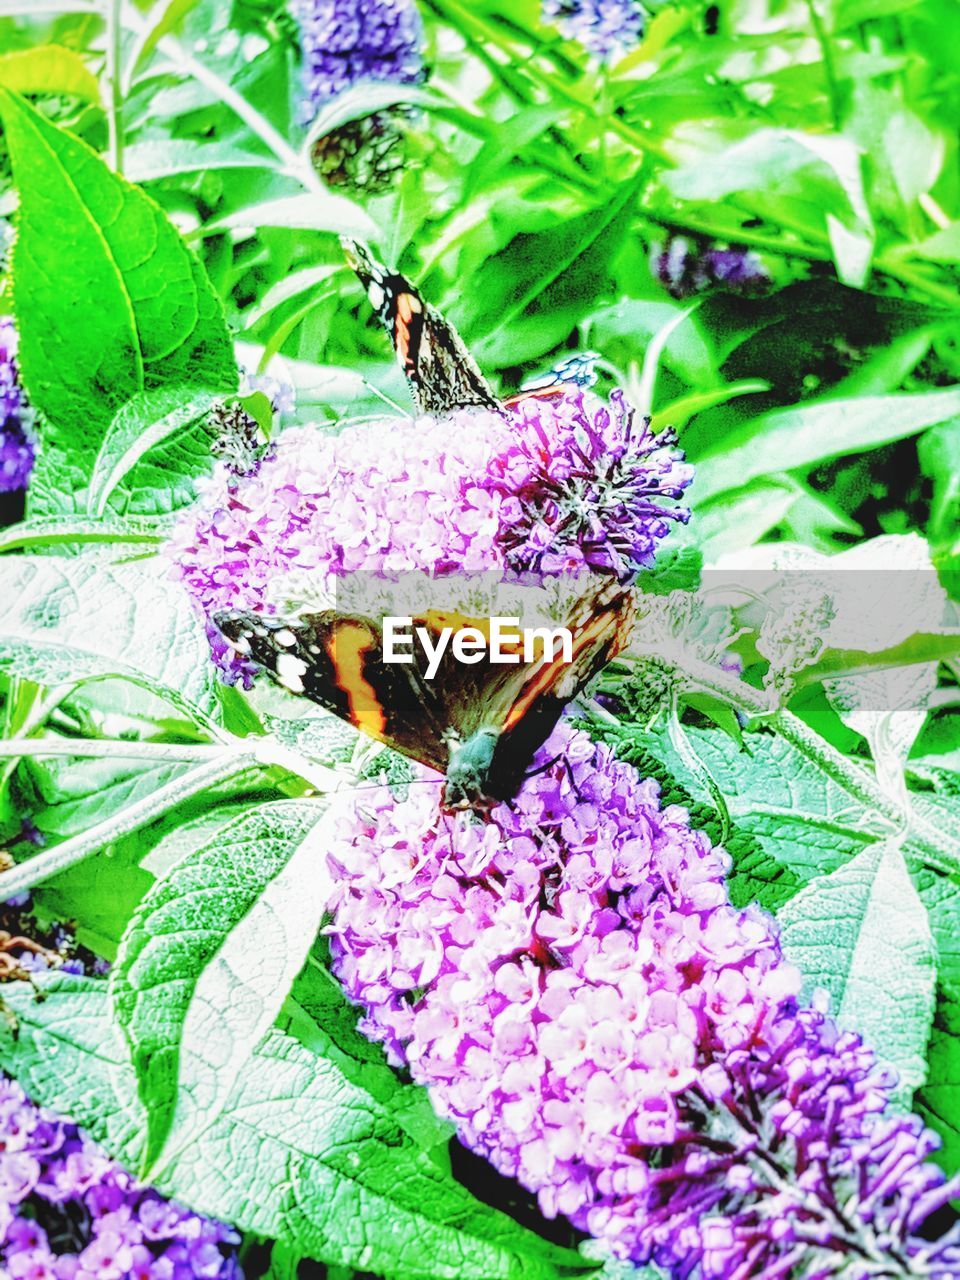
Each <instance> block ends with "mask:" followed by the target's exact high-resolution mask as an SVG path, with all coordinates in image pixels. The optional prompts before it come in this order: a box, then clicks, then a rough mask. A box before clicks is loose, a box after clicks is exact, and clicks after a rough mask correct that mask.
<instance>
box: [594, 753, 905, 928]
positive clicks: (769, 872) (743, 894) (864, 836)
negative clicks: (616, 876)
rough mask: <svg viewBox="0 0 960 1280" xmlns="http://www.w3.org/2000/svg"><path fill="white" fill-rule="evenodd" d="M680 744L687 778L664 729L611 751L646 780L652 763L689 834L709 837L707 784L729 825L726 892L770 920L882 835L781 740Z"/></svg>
mask: <svg viewBox="0 0 960 1280" xmlns="http://www.w3.org/2000/svg"><path fill="white" fill-rule="evenodd" d="M686 738H687V741H688V743H689V745H690V748H691V749H692V751H693V752H694V754H695V756H696V757H697V760H698V761H699V768H698V769H697V770H693V769H691V768H690V767H689V766H688V764H687V763H686V762H685V761H684V760H683V758H682V757H681V756H680V755H679V754H678V752H677V751H676V749H675V747H674V745H673V743H672V742H671V738H670V735H669V734H668V733H667V732H666V730H665V729H664V730H663V731H662V732H661V731H659V730H658V731H657V732H643V731H640V730H630V731H628V732H626V733H624V734H618V735H617V737H616V741H617V745H618V747H619V749H620V751H621V753H622V754H624V755H625V756H626V757H627V758H628V759H636V760H637V762H638V764H640V766H641V767H642V769H644V770H646V771H651V769H652V768H653V767H654V762H658V763H659V772H660V776H662V777H664V780H665V781H666V782H667V783H668V786H669V788H670V789H669V790H668V791H667V797H668V798H669V799H671V800H674V799H675V800H678V801H680V802H681V803H686V804H688V805H689V804H691V803H692V804H693V805H694V806H695V809H694V819H695V821H696V823H697V825H701V826H702V825H707V827H708V829H709V830H710V832H711V834H719V831H720V825H721V824H720V823H719V822H718V817H717V814H716V812H715V809H714V799H713V796H712V795H711V793H710V790H709V788H708V787H707V786H706V785H705V783H704V778H705V777H708V778H710V779H712V780H713V783H714V784H715V787H716V789H717V790H718V791H719V792H720V793H722V795H723V796H724V798H725V801H726V806H727V810H728V813H729V817H730V820H731V822H732V830H731V831H730V832H729V834H728V835H727V837H726V840H725V843H726V844H727V846H728V848H729V850H730V853H731V854H732V855H733V858H734V876H733V879H732V881H731V885H730V892H731V895H732V897H733V898H734V900H735V901H736V902H738V903H746V902H752V901H759V902H760V903H761V904H762V905H763V906H765V907H767V908H768V909H769V910H777V909H778V908H779V907H780V906H781V905H782V904H783V903H784V902H785V901H786V900H787V899H788V898H790V897H792V896H793V894H795V893H796V892H797V890H798V889H799V888H800V887H801V886H802V885H804V884H806V883H808V882H809V881H811V880H814V879H815V878H816V877H817V876H820V875H823V874H824V873H825V872H829V871H833V870H836V869H837V868H838V867H840V866H842V865H843V864H844V863H845V862H846V861H847V860H848V859H850V858H851V857H853V856H854V855H856V854H857V853H859V852H861V850H863V849H864V848H865V847H866V846H867V845H870V844H872V843H874V841H875V840H878V839H880V837H881V836H882V835H883V832H884V825H883V822H882V821H881V820H880V819H879V818H877V819H871V818H870V817H869V816H865V815H864V813H863V812H862V806H861V805H860V804H859V803H858V802H857V801H855V800H854V799H853V797H851V796H850V794H849V793H848V792H847V791H845V790H844V789H843V787H841V786H840V785H839V784H838V783H837V782H836V781H835V780H834V779H833V778H831V777H830V776H829V775H827V774H826V773H824V772H823V771H822V770H821V769H820V768H818V766H817V765H816V764H815V763H814V762H813V761H811V760H810V759H808V758H807V757H806V756H804V755H802V754H801V753H800V752H799V751H797V750H796V749H795V748H794V747H792V746H791V745H790V743H788V742H786V741H785V740H784V739H783V738H781V737H778V736H776V735H774V734H772V733H751V734H746V735H745V736H744V745H743V748H742V749H741V748H739V747H738V746H737V744H736V742H734V741H733V740H732V739H731V738H730V737H728V735H727V734H726V733H723V732H721V731H719V730H711V729H687V730H686ZM678 786H679V788H680V789H681V790H680V792H679V793H677V792H676V791H675V790H674V788H676V787H678Z"/></svg>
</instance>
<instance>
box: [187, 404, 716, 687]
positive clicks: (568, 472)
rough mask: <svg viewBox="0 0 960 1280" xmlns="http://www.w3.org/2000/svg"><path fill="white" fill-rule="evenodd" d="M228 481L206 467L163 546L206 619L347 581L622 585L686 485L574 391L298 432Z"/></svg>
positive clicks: (267, 607)
mask: <svg viewBox="0 0 960 1280" xmlns="http://www.w3.org/2000/svg"><path fill="white" fill-rule="evenodd" d="M373 441H375V447H373V448H372V447H371V443H372V442H373ZM235 472H236V468H235V465H234V463H233V462H231V461H223V462H221V463H219V464H218V466H217V468H216V471H215V473H214V475H213V477H212V479H211V480H210V481H209V483H208V484H207V487H206V489H205V491H204V493H203V495H202V498H201V500H200V502H199V504H198V506H197V507H195V508H194V509H192V510H191V511H189V512H187V513H186V514H185V515H184V517H183V518H182V519H181V521H180V523H179V524H178V526H177V528H176V530H175V532H174V535H173V538H172V540H171V542H170V544H169V545H168V549H167V550H168V555H169V556H170V557H171V558H172V560H173V561H174V563H175V566H176V568H175V573H176V574H177V576H179V577H180V578H181V579H182V581H183V583H184V585H185V586H186V588H187V590H188V592H189V593H190V595H191V596H192V597H193V599H194V601H195V602H196V604H197V606H198V608H199V610H200V611H201V613H202V614H203V616H204V617H205V618H207V619H211V618H212V617H213V615H214V614H215V613H217V612H218V611H219V610H221V609H231V608H244V609H248V610H253V611H254V612H259V613H269V612H271V610H272V608H273V605H274V603H275V602H276V601H277V599H278V598H280V597H281V596H282V594H283V584H284V582H287V581H288V582H291V583H294V582H295V581H296V580H297V579H301V578H302V577H303V575H304V574H308V575H311V576H312V577H313V578H314V580H315V581H316V582H317V585H318V588H320V587H322V588H323V589H324V590H325V591H326V592H327V593H328V594H332V593H333V592H334V590H335V587H336V583H337V582H338V581H339V580H342V579H343V578H345V577H347V576H348V575H350V574H353V573H357V572H366V573H372V574H376V575H379V576H382V577H387V578H389V577H395V576H396V575H398V574H401V573H404V572H408V571H413V570H427V571H429V572H430V573H431V574H433V575H435V576H440V575H445V574H456V573H465V574H470V573H478V572H484V571H491V572H499V573H501V574H504V575H510V574H513V575H520V574H523V573H526V572H529V571H531V570H533V571H535V572H536V573H537V574H539V575H540V576H541V577H545V576H551V575H559V574H562V573H572V572H576V571H577V570H580V569H583V568H590V569H594V570H599V571H601V572H609V573H611V574H614V575H616V576H618V577H622V576H627V575H628V574H629V573H630V572H632V571H633V570H634V569H636V568H639V567H641V566H644V565H648V564H649V563H650V562H651V561H652V558H653V554H654V548H655V546H656V543H657V542H658V541H659V540H660V539H661V538H663V537H664V535H665V534H666V533H667V531H668V529H669V522H670V520H671V519H683V518H685V515H686V513H685V512H684V511H682V510H681V509H678V508H676V507H675V506H674V502H675V500H676V499H677V498H679V497H680V495H681V494H682V492H683V489H684V488H685V486H686V485H687V484H689V482H690V479H691V476H692V470H691V468H689V467H687V466H686V465H685V464H684V463H683V461H682V456H681V455H680V454H679V453H677V452H676V451H675V450H674V449H673V448H672V447H671V442H670V440H669V438H667V437H654V436H653V435H652V434H651V432H650V431H649V429H648V427H647V426H646V425H644V424H640V423H638V422H637V421H636V419H635V417H634V415H633V413H632V412H631V411H629V410H628V409H627V407H626V404H625V402H624V400H623V398H622V396H621V395H620V394H619V393H618V392H614V393H613V395H612V396H611V399H610V404H609V406H608V405H607V404H606V403H605V402H604V401H603V400H602V399H601V398H600V397H598V396H596V395H594V394H593V393H591V392H589V391H584V390H580V389H578V390H574V391H571V392H568V393H566V394H564V395H563V396H559V397H550V398H546V399H544V398H540V397H537V396H529V397H526V398H524V399H521V400H520V401H519V402H517V403H516V404H515V405H513V406H512V407H511V408H510V409H508V410H505V411H504V412H503V413H502V414H501V413H496V412H488V411H483V410H481V411H478V410H473V409H469V410H461V411H460V412H459V413H457V414H454V415H452V416H451V417H448V418H442V419H438V418H431V417H423V418H418V419H405V420H396V419H394V420H390V421H388V422H385V423H380V424H376V425H374V426H365V427H352V428H350V427H348V428H346V429H344V430H342V431H341V432H340V433H339V434H337V435H334V434H332V433H330V432H328V431H323V430H321V429H319V428H317V427H296V428H292V429H290V430H287V431H285V432H283V433H282V434H281V435H280V436H279V437H278V439H277V441H276V443H275V445H273V446H272V447H271V450H270V451H269V452H268V453H267V454H266V455H265V456H263V457H262V458H261V459H260V460H259V461H258V463H257V466H256V467H255V468H253V469H252V472H251V474H248V475H244V476H238V475H237V474H236V473H235ZM296 594H297V592H296V589H294V588H292V589H291V591H290V597H291V598H293V597H295V596H296ZM212 638H213V636H212ZM215 643H217V644H218V645H219V646H220V647H219V649H218V650H217V652H216V654H215V657H216V660H217V662H218V665H219V666H220V667H221V670H224V671H225V673H226V674H227V677H228V678H230V679H235V680H236V679H239V680H244V682H246V680H247V679H248V678H249V668H248V667H241V666H240V665H239V660H235V659H234V658H233V657H231V656H230V655H229V653H228V652H227V650H226V647H225V646H224V645H223V642H222V640H220V641H215Z"/></svg>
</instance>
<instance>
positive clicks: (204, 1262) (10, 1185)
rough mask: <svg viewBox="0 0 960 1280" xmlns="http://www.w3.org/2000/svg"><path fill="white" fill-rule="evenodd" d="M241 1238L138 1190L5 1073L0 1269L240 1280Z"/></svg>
mask: <svg viewBox="0 0 960 1280" xmlns="http://www.w3.org/2000/svg"><path fill="white" fill-rule="evenodd" d="M238 1243H239V1237H238V1236H237V1234H236V1233H235V1232H234V1231H233V1230H232V1229H231V1228H229V1227H225V1226H222V1225H221V1224H219V1223H216V1222H211V1221H210V1220H209V1219H207V1218H202V1217H199V1216H198V1215H197V1214H195V1213H191V1212H190V1211H189V1210H188V1209H185V1208H183V1207H182V1206H180V1205H177V1204H174V1203H172V1202H171V1201H167V1200H164V1199H162V1198H161V1197H160V1196H159V1195H158V1194H157V1193H156V1192H154V1191H149V1190H144V1189H142V1188H138V1187H137V1186H136V1184H135V1183H134V1180H133V1179H132V1178H131V1177H130V1175H129V1174H127V1173H125V1172H124V1171H123V1170H122V1169H121V1168H120V1167H119V1166H118V1165H116V1164H114V1163H113V1161H111V1160H109V1159H108V1158H107V1157H106V1156H105V1155H103V1154H102V1153H101V1152H100V1150H99V1149H98V1148H97V1147H96V1146H95V1145H94V1144H93V1143H91V1142H90V1141H89V1139H88V1138H86V1137H85V1136H84V1135H83V1134H82V1133H81V1132H80V1131H79V1130H78V1129H77V1127H76V1126H75V1125H73V1124H70V1123H69V1122H68V1121H64V1120H59V1119H58V1118H57V1117H56V1116H54V1115H52V1114H51V1113H50V1112H48V1111H45V1110H43V1109H41V1108H40V1107H36V1106H34V1105H33V1103H31V1102H30V1101H29V1099H28V1098H27V1097H26V1095H25V1094H24V1092H23V1090H22V1089H21V1088H20V1086H19V1085H18V1084H16V1083H15V1082H14V1081H12V1080H7V1079H4V1078H2V1077H0V1264H2V1265H0V1274H2V1275H3V1276H4V1277H9V1280H241V1277H242V1272H241V1270H240V1266H239V1263H238V1262H237V1257H236V1245H237V1244H238Z"/></svg>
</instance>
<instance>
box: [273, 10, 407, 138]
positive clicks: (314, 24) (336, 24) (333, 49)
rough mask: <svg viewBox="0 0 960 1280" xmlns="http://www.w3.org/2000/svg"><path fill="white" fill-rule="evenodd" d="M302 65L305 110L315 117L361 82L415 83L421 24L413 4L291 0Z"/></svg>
mask: <svg viewBox="0 0 960 1280" xmlns="http://www.w3.org/2000/svg"><path fill="white" fill-rule="evenodd" d="M290 11H291V13H292V14H293V16H294V18H295V19H296V20H297V23H298V25H299V28H300V42H301V46H302V48H303V55H304V62H305V72H304V81H305V90H306V96H307V103H306V109H307V112H308V116H309V118H311V119H312V118H313V117H314V116H316V115H317V113H318V112H319V110H320V109H321V107H323V106H325V105H326V104H327V103H328V102H330V101H331V100H332V99H333V98H335V97H336V96H337V94H339V93H342V92H343V91H344V90H345V89H349V88H352V86H353V85H355V84H359V83H360V82H361V81H364V80H369V81H373V82H375V83H377V84H415V83H416V82H417V81H418V80H419V79H420V78H421V76H422V74H423V61H422V57H421V54H420V48H421V45H422V43H423V24H422V22H421V20H420V14H419V12H418V10H417V7H416V5H415V4H414V3H413V0H293V2H292V3H291V6H290Z"/></svg>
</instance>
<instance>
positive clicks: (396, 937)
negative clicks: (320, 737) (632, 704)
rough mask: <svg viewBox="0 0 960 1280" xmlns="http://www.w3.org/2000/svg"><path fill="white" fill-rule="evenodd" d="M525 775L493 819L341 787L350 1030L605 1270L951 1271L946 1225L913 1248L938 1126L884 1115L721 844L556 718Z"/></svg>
mask: <svg viewBox="0 0 960 1280" xmlns="http://www.w3.org/2000/svg"><path fill="white" fill-rule="evenodd" d="M550 762H553V763H550ZM539 763H540V764H541V765H546V766H547V767H544V768H542V771H541V772H539V773H537V774H535V775H534V776H531V777H530V778H529V779H528V781H527V782H526V783H525V785H524V786H523V788H522V789H521V791H520V793H519V795H518V796H517V798H516V800H515V802H513V803H512V804H510V805H501V806H499V807H497V808H496V809H494V811H493V812H492V814H491V815H490V819H489V820H488V821H485V822H484V821H480V820H476V819H472V818H471V817H470V816H469V815H462V814H461V815H457V816H456V817H451V816H450V815H445V814H443V813H441V812H440V811H439V810H438V808H437V804H436V793H435V791H434V789H433V788H428V787H423V788H419V787H414V788H411V792H410V798H409V799H407V800H406V801H404V802H403V803H400V804H398V803H397V802H396V801H395V800H394V799H393V798H392V796H391V795H390V794H389V792H388V791H387V790H386V789H384V791H383V793H382V794H381V793H375V794H374V797H373V798H372V799H371V798H370V796H369V795H366V794H365V795H363V796H359V797H358V798H357V799H356V801H355V803H354V807H353V809H352V812H351V813H350V814H349V815H347V816H346V817H345V818H344V821H343V825H342V828H341V831H340V835H339V839H338V840H337V841H336V843H335V844H334V845H333V847H332V848H331V849H330V853H329V857H330V860H331V865H332V867H333V869H334V870H335V873H336V879H337V884H338V889H337V897H336V900H335V914H334V920H333V923H332V925H331V927H330V933H331V940H332V941H331V946H332V956H333V966H334V970H335V972H336V974H337V975H338V977H339V978H340V980H341V981H342V983H343V985H344V987H345V989H346V991H347V993H348V995H349V996H350V998H351V999H353V1000H354V1001H355V1002H356V1003H358V1004H359V1005H361V1006H362V1008H363V1010H364V1014H363V1018H362V1022H361V1026H362V1029H363V1030H364V1031H365V1033H366V1034H368V1035H369V1036H370V1037H371V1038H373V1039H375V1040H377V1041H379V1042H381V1043H382V1044H383V1045H384V1046H385V1048H386V1050H387V1053H388V1056H389V1058H390V1060H391V1061H392V1062H393V1063H394V1064H397V1065H399V1064H404V1065H407V1066H408V1067H409V1069H410V1071H411V1073H412V1075H413V1077H414V1079H415V1080H416V1081H417V1082H419V1083H421V1084H423V1085H426V1086H427V1087H428V1089H429V1090H430V1092H431V1095H432V1098H433V1101H434V1104H435V1106H436V1107H437V1109H438V1110H439V1111H440V1112H441V1113H442V1114H443V1115H445V1116H448V1117H449V1118H451V1119H452V1120H453V1121H454V1122H455V1123H456V1125H457V1129H458V1132H459V1135H460V1137H461V1139H462V1140H463V1142H464V1143H465V1144H466V1145H467V1146H468V1147H470V1148H471V1149H472V1150H474V1151H476V1152H478V1153H480V1154H482V1155H484V1156H486V1157H487V1158H488V1159H489V1160H490V1161H491V1162H492V1163H493V1164H494V1166H495V1167H496V1168H497V1169H498V1170H500V1171H501V1172H502V1173H504V1174H506V1175H508V1176H511V1177H515V1178H517V1179H519V1181H520V1182H521V1183H523V1185H524V1186H526V1187H527V1188H529V1189H531V1190H533V1191H535V1192H536V1193H537V1196H538V1198H539V1202H540V1205H541V1207H542V1209H543V1212H544V1213H545V1214H547V1215H548V1216H553V1215H556V1214H564V1215H566V1216H567V1217H568V1218H569V1219H570V1220H571V1221H572V1222H573V1223H574V1224H575V1225H576V1226H578V1227H580V1228H582V1229H583V1230H585V1231H587V1232H589V1233H591V1234H593V1235H595V1236H598V1237H602V1238H604V1239H606V1240H607V1241H609V1242H610V1243H611V1244H612V1246H613V1247H614V1249H615V1251H616V1252H617V1253H618V1254H619V1255H620V1256H622V1257H625V1258H630V1259H632V1260H634V1261H637V1262H644V1261H648V1260H650V1259H651V1258H653V1259H655V1260H656V1261H657V1262H659V1263H660V1264H661V1265H663V1266H665V1267H667V1268H669V1269H670V1270H671V1272H672V1273H673V1274H675V1275H677V1276H683V1277H686V1276H690V1275H693V1274H701V1275H702V1276H704V1277H729V1278H730V1280H733V1278H734V1277H736V1278H737V1280H745V1278H746V1277H748V1276H749V1277H765V1278H766V1280H774V1277H786V1276H788V1275H790V1274H791V1267H792V1266H794V1265H795V1264H796V1262H797V1260H798V1259H801V1258H802V1259H803V1260H804V1262H805V1265H807V1266H808V1267H811V1268H812V1269H810V1270H806V1271H804V1274H805V1275H817V1276H821V1275H822V1276H824V1277H826V1276H834V1275H836V1276H841V1275H842V1276H845V1277H850V1280H853V1277H861V1276H864V1277H865V1276H866V1275H868V1274H870V1275H873V1274H878V1272H877V1271H876V1269H873V1270H871V1267H870V1264H871V1263H872V1262H875V1261H876V1260H877V1259H879V1260H880V1262H881V1263H884V1264H886V1263H888V1262H890V1261H891V1259H892V1260H894V1261H895V1262H896V1265H897V1266H900V1265H901V1264H903V1265H906V1263H907V1262H908V1261H909V1260H911V1259H914V1260H916V1261H917V1262H919V1261H921V1260H923V1262H924V1265H927V1264H929V1269H928V1270H927V1271H923V1272H918V1274H930V1275H937V1276H941V1277H944V1278H945V1277H947V1276H949V1275H955V1274H957V1272H956V1271H954V1270H951V1269H950V1268H953V1267H955V1266H956V1265H957V1263H958V1260H960V1247H958V1241H957V1239H954V1238H950V1239H948V1240H945V1241H941V1242H940V1243H939V1244H938V1245H936V1246H934V1245H932V1244H930V1243H929V1242H928V1241H925V1240H922V1239H920V1238H919V1237H918V1236H917V1235H916V1232H917V1229H918V1228H919V1226H920V1225H921V1224H922V1222H923V1221H924V1219H925V1218H927V1217H929V1215H930V1213H931V1212H933V1211H934V1210H935V1209H937V1208H938V1207H940V1206H942V1205H943V1204H944V1203H945V1202H946V1200H947V1199H948V1198H949V1195H950V1194H951V1192H953V1191H955V1190H956V1188H952V1187H950V1186H948V1185H946V1184H945V1182H944V1179H943V1176H942V1174H941V1173H940V1171H939V1170H938V1169H936V1168H935V1167H934V1166H932V1165H930V1164H925V1163H924V1162H925V1160H926V1157H927V1156H928V1154H929V1152H930V1150H931V1149H932V1147H933V1145H934V1142H933V1140H932V1139H931V1137H930V1135H928V1134H925V1133H924V1132H923V1130H922V1127H921V1126H920V1125H919V1122H916V1121H915V1120H913V1119H912V1118H911V1119H902V1118H899V1117H893V1118H889V1119H885V1120H884V1119H880V1118H879V1114H878V1113H881V1112H883V1111H884V1109H885V1108H886V1107H887V1104H888V1102H889V1081H888V1080H887V1079H886V1078H885V1076H884V1074H883V1073H882V1072H881V1071H879V1070H878V1068H877V1067H876V1064H875V1061H874V1059H873V1056H872V1054H870V1053H869V1052H868V1051H867V1050H866V1049H864V1047H863V1046H862V1045H861V1044H860V1042H859V1040H858V1038H857V1037H856V1036H852V1035H844V1034H841V1033H840V1032H839V1031H838V1030H837V1028H836V1026H835V1025H834V1024H833V1022H832V1021H831V1020H830V1019H829V1018H826V1017H825V1016H824V1015H823V1014H822V1013H821V1012H819V1011H817V1010H804V1011H798V1008H797V1002H796V995H797V991H798V987H799V978H798V975H797V973H796V971H795V970H794V969H793V968H791V967H790V966H789V965H787V964H786V963H785V962H784V961H783V959H782V956H781V953H780V950H779V946H778V943H777V939H776V933H775V928H774V926H773V923H772V921H771V920H770V919H769V917H767V916H766V915H765V914H764V913H762V912H761V911H759V910H756V909H748V910H745V911H741V910H737V909H735V908H734V907H732V906H731V905H730V902H729V900H728V897H727V892H726V887H725V884H724V875H725V872H726V870H727V867H728V860H727V857H726V855H725V854H724V853H723V852H722V851H721V850H719V849H715V848H712V847H711V846H710V844H709V842H708V840H707V839H706V837H705V836H704V835H703V834H702V833H701V832H697V831H694V830H692V829H691V828H690V826H689V822H688V817H687V814H686V812H685V811H684V810H682V809H680V808H677V807H675V806H668V807H663V806H661V804H660V802H659V797H658V792H657V787H656V784H655V783H654V782H652V781H649V780H648V781H640V780H638V778H637V776H636V774H635V773H634V771H633V769H632V768H631V767H630V766H628V765H626V764H623V763H620V762H617V761H616V760H615V759H614V758H613V756H612V755H611V753H610V751H609V750H608V749H607V748H606V747H604V746H595V745H594V744H593V743H592V742H591V741H590V740H589V739H588V738H587V737H586V736H585V735H584V734H582V733H575V732H572V731H571V730H570V729H569V728H567V727H566V726H561V727H560V728H559V729H558V730H557V731H556V732H555V734H554V737H553V738H552V739H551V740H550V741H549V742H548V743H547V744H546V745H545V746H544V748H543V749H542V752H541V757H540V761H539ZM854 1264H857V1265H854ZM860 1264H863V1265H862V1266H861V1265H860ZM818 1268H819V1269H818ZM880 1273H881V1274H900V1272H899V1271H895V1272H889V1271H887V1272H880Z"/></svg>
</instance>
